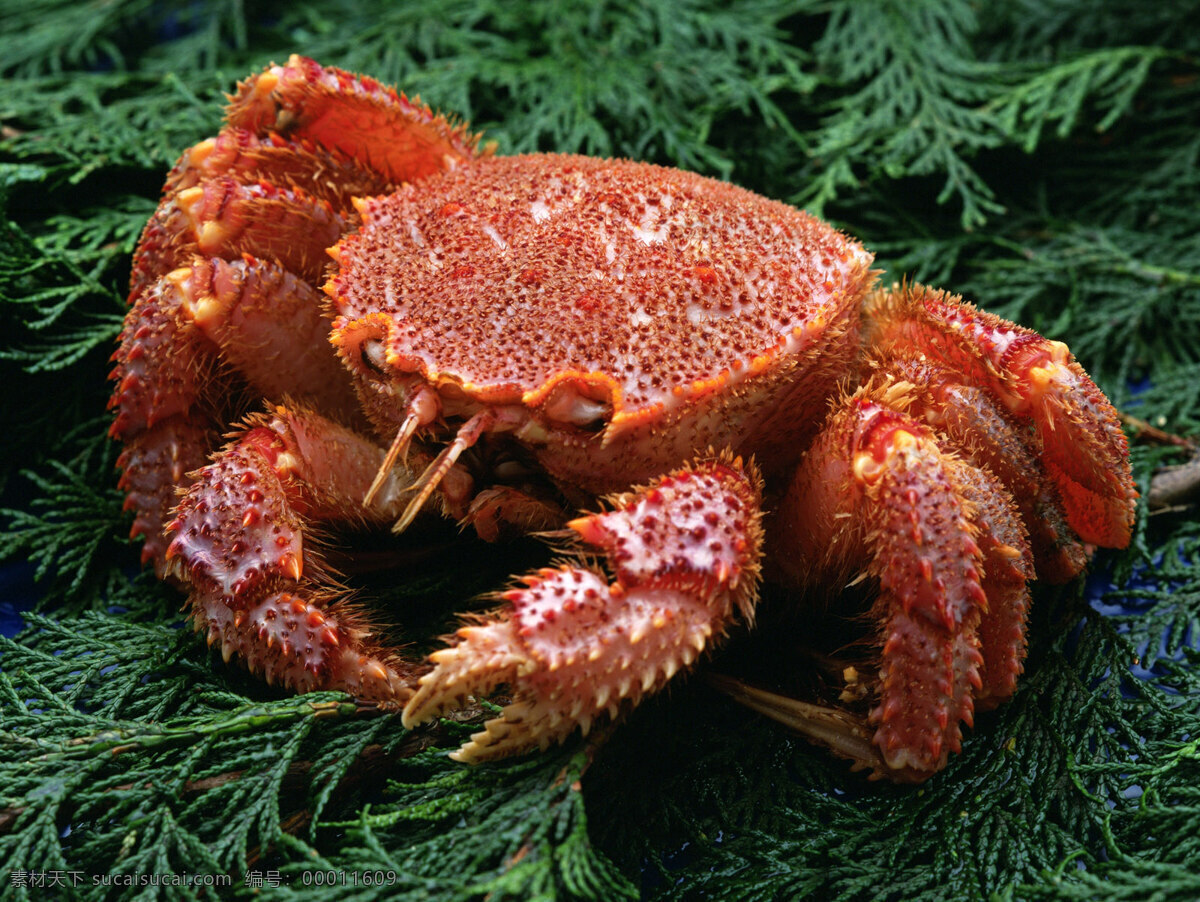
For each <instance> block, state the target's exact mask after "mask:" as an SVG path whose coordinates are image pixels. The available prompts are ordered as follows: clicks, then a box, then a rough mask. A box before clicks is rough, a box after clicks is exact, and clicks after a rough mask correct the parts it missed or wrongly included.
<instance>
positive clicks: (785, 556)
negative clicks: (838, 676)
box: [772, 384, 1033, 780]
mask: <svg viewBox="0 0 1200 902" xmlns="http://www.w3.org/2000/svg"><path fill="white" fill-rule="evenodd" d="M891 394H892V392H891V389H890V387H888V386H878V385H871V384H869V385H867V386H864V387H863V388H862V389H860V390H859V392H858V393H857V394H856V395H855V396H854V397H853V398H851V399H848V400H847V402H846V403H845V405H844V406H843V407H841V408H839V409H838V410H836V411H835V412H834V414H833V416H832V417H831V419H830V422H829V423H828V425H827V426H826V430H825V432H823V433H822V435H821V436H820V438H819V439H818V440H817V443H816V444H815V445H814V446H813V448H812V449H811V450H810V452H809V454H808V456H807V458H806V459H805V461H804V462H803V463H802V464H801V467H800V468H799V470H798V471H797V474H796V477H795V479H794V480H793V482H792V484H791V486H790V487H789V489H788V492H787V495H786V497H785V499H784V502H783V504H782V506H781V509H780V511H779V514H778V516H777V518H776V521H775V524H774V526H773V527H772V537H773V541H774V542H775V543H776V548H775V557H776V558H777V559H778V561H779V562H780V565H781V568H782V569H783V571H784V573H785V575H787V576H788V577H789V578H790V579H791V580H792V581H794V582H796V583H797V584H801V585H802V584H805V583H807V584H809V585H812V584H825V585H845V584H846V583H847V582H848V581H849V579H850V577H851V576H853V575H856V574H859V573H861V572H862V571H863V570H864V569H865V570H866V572H867V574H868V575H870V576H872V577H874V578H875V579H876V580H877V581H878V583H879V595H878V598H877V601H876V603H875V611H874V612H873V615H872V619H875V620H878V621H879V622H880V623H882V624H883V629H882V633H881V636H880V659H879V670H878V678H877V683H876V680H875V678H874V676H873V675H869V674H868V675H867V678H868V685H867V686H866V689H867V691H868V692H870V693H875V694H876V698H877V701H878V703H877V704H876V705H875V706H874V707H873V708H872V709H871V710H870V713H869V715H868V718H867V720H868V722H869V724H870V725H871V726H873V727H874V737H873V740H872V741H873V743H874V745H875V746H876V747H877V748H878V751H879V755H880V756H881V757H882V759H883V761H884V763H885V764H886V769H887V772H888V775H889V776H891V777H892V778H893V779H909V780H913V779H923V778H924V777H926V776H928V775H929V774H931V773H933V772H935V771H937V770H939V769H940V768H941V767H942V766H944V764H945V762H946V760H947V757H948V755H949V753H950V752H952V751H957V750H958V748H959V746H960V743H961V736H962V733H961V724H963V723H965V724H967V725H968V726H970V725H971V724H972V723H973V720H974V712H975V707H976V699H977V698H988V699H990V700H993V701H994V700H998V699H1000V698H1003V697H1005V696H1007V695H1009V694H1011V692H1012V686H1013V684H1014V681H1015V678H1016V674H1017V673H1019V672H1020V667H1021V659H1022V657H1023V655H1024V643H1023V635H1024V617H1025V611H1026V610H1027V607H1028V594H1027V592H1026V589H1025V582H1026V579H1027V578H1028V577H1030V576H1032V574H1033V565H1032V555H1031V553H1030V551H1029V545H1028V541H1027V538H1026V536H1025V530H1024V526H1023V524H1022V523H1021V521H1020V519H1019V516H1018V515H1017V513H1016V511H1015V509H1013V508H1012V506H1011V504H1010V503H1009V502H1007V501H1006V500H1005V495H1004V492H1003V489H1002V488H1001V487H1000V486H999V484H998V483H997V482H996V481H995V479H994V478H993V477H990V476H989V475H987V474H986V473H985V472H984V471H982V470H979V469H977V468H975V467H973V466H972V465H970V464H969V463H967V462H966V461H964V460H962V459H960V458H959V457H957V456H955V455H953V454H948V453H946V452H945V451H943V450H942V449H941V448H940V447H939V445H938V443H937V441H936V440H935V438H934V437H933V434H932V432H931V431H930V430H929V429H928V427H926V426H925V425H924V424H922V423H920V422H919V421H917V420H915V419H913V418H912V417H910V416H908V415H906V414H904V413H902V412H900V411H898V410H895V409H892V408H891V407H889V406H887V405H886V404H885V403H884V400H885V399H890V398H891ZM893 400H894V399H893ZM984 631H986V633H987V635H988V636H989V637H990V638H991V642H990V643H989V644H988V645H987V646H985V647H986V651H987V652H988V654H989V655H992V656H994V658H993V660H989V661H987V662H985V660H984V657H983V654H981V651H980V646H981V642H980V638H979V637H980V633H981V632H984ZM855 688H857V687H851V686H848V687H847V689H848V690H851V694H854V692H853V690H854V689H855ZM809 735H813V734H811V733H810V734H809ZM814 738H815V737H814ZM833 748H834V750H835V751H839V748H838V747H837V746H833ZM857 760H858V761H859V762H860V763H862V764H867V765H872V766H873V762H872V761H871V760H867V759H863V758H862V757H861V756H859V757H858V758H857Z"/></svg>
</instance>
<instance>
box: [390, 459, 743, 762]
mask: <svg viewBox="0 0 1200 902" xmlns="http://www.w3.org/2000/svg"><path fill="white" fill-rule="evenodd" d="M760 491H761V489H760V485H759V480H758V476H757V474H756V472H755V471H754V470H753V469H752V468H750V467H744V466H743V465H742V462H741V461H740V460H735V459H733V458H729V457H722V458H719V459H717V460H702V461H698V462H696V463H695V464H693V465H691V466H688V467H684V468H683V469H680V470H677V471H675V472H674V473H672V474H671V475H669V476H666V477H663V478H662V479H660V480H659V481H657V482H656V483H654V484H652V485H650V486H647V487H646V488H644V489H640V490H637V491H635V492H630V493H627V494H624V495H621V496H618V497H616V498H613V499H611V501H612V503H613V504H615V506H616V507H615V509H614V510H612V511H609V512H608V513H603V514H595V515H592V516H589V517H583V518H580V519H579V520H575V521H573V522H572V524H571V526H572V528H573V529H574V530H575V531H576V532H577V533H578V534H579V535H580V537H581V538H582V540H583V541H584V542H586V543H587V544H589V545H592V546H594V547H596V548H598V549H599V550H601V551H603V552H604V553H605V554H606V555H607V559H608V562H609V564H610V566H611V567H612V569H613V571H614V576H615V580H614V581H612V582H611V583H610V582H609V581H608V580H607V579H606V578H605V577H604V576H603V575H602V574H600V573H598V572H596V571H595V570H591V569H586V568H585V567H583V566H581V565H578V564H573V563H567V564H564V565H562V566H561V567H559V568H546V569H543V570H540V571H538V572H537V573H536V574H530V575H528V576H525V577H523V578H522V580H521V581H522V583H524V585H523V586H521V587H519V588H515V589H512V590H510V591H508V592H505V593H504V594H503V598H504V600H505V601H507V602H508V603H509V606H508V607H507V608H506V609H505V610H503V611H501V612H499V613H497V614H496V615H494V616H493V617H492V618H491V619H489V620H487V621H485V622H483V623H481V624H479V625H473V626H466V627H463V628H462V629H460V630H459V631H458V634H457V637H458V640H459V641H458V643H457V644H456V645H454V646H452V647H450V648H446V649H443V650H441V651H438V652H435V653H434V654H433V655H432V656H431V660H432V661H433V663H434V664H435V665H436V666H435V668H434V670H433V671H432V672H430V673H429V674H426V675H425V676H424V677H423V678H422V679H421V683H420V686H419V688H418V690H417V693H416V694H415V695H414V696H413V698H412V699H411V700H410V701H409V703H408V704H407V706H406V707H405V709H404V722H405V724H406V725H409V726H413V725H416V724H418V723H421V722H423V721H426V720H429V719H431V718H433V717H435V716H437V715H439V714H441V713H444V712H446V711H449V710H452V709H455V708H458V707H461V705H462V703H463V701H464V700H465V699H466V697H467V696H468V695H476V696H478V695H484V694H486V693H488V692H491V691H492V690H493V689H495V688H496V687H498V686H500V685H501V684H507V685H508V686H509V687H510V689H511V692H512V695H513V701H512V703H511V704H509V705H508V706H506V707H505V708H504V710H503V711H502V712H501V714H500V716H499V717H497V718H494V719H492V720H490V721H488V722H487V723H486V724H485V725H484V729H483V730H482V731H481V732H479V733H476V734H475V735H474V736H472V737H471V741H470V742H469V743H468V744H467V745H465V746H463V747H462V748H461V749H459V750H458V751H457V752H456V753H455V754H454V756H453V757H455V758H456V759H457V760H459V761H465V762H477V761H485V760H489V759H492V758H499V757H502V756H504V755H508V754H513V753H515V752H521V751H524V750H526V749H528V748H530V747H532V746H535V745H537V746H541V747H542V748H545V747H546V746H548V745H549V744H551V743H553V742H560V741H562V740H563V739H564V738H566V737H567V736H568V735H570V734H571V733H572V732H573V731H574V730H575V728H576V727H577V726H578V727H582V728H583V731H584V732H585V733H586V732H587V731H588V730H589V729H590V727H591V725H592V723H593V721H594V720H595V719H596V718H597V717H599V716H601V715H604V714H607V715H609V716H615V715H616V714H617V712H618V711H619V710H620V708H621V706H622V704H630V705H632V704H636V703H637V702H638V700H640V699H641V697H642V696H644V695H647V694H649V693H651V692H655V691H657V690H658V689H660V688H661V687H662V686H663V685H664V684H665V683H666V682H667V681H668V680H669V679H670V678H671V677H672V676H674V675H675V673H676V672H677V671H678V670H680V669H681V668H684V667H687V666H689V665H690V664H692V663H693V662H694V661H695V660H696V658H697V656H698V655H699V654H700V653H701V652H703V651H704V650H705V648H707V647H709V646H710V645H711V644H712V642H713V641H714V640H716V639H718V638H720V637H721V636H722V635H723V634H724V632H725V630H726V628H727V627H728V625H729V624H730V622H731V620H732V619H733V615H734V611H739V612H740V613H741V615H742V617H743V618H745V619H750V618H751V617H752V616H753V611H754V604H755V601H756V598H757V590H758V571H759V556H760V547H761V529H760V525H759V518H760V514H759V496H760Z"/></svg>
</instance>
